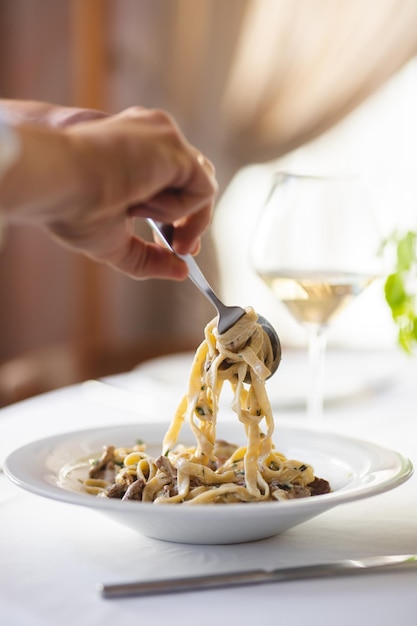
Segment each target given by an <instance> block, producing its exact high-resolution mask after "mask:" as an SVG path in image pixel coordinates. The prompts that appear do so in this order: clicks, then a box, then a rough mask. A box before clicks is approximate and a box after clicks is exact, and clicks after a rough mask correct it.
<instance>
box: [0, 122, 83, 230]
mask: <svg viewBox="0 0 417 626" xmlns="http://www.w3.org/2000/svg"><path fill="white" fill-rule="evenodd" d="M14 131H15V134H16V137H17V139H18V142H19V144H20V150H19V153H18V155H17V158H16V159H15V162H14V163H13V164H12V165H11V166H10V167H9V169H8V170H7V171H6V173H5V175H4V176H3V178H2V180H0V210H1V212H2V214H3V215H4V217H5V219H6V220H8V221H26V222H33V223H40V224H43V223H48V221H51V220H54V219H60V216H61V214H62V213H65V211H66V210H67V208H68V207H71V206H72V207H73V206H74V203H75V204H76V203H77V202H79V200H80V199H81V198H82V197H83V180H82V177H81V175H80V170H79V168H78V166H77V163H76V159H75V155H74V150H73V148H72V146H71V142H70V141H69V139H68V137H67V136H66V134H65V133H64V132H59V131H54V130H49V129H44V128H38V127H30V126H22V127H16V128H15V129H14Z"/></svg>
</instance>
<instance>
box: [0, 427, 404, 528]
mask: <svg viewBox="0 0 417 626" xmlns="http://www.w3.org/2000/svg"><path fill="white" fill-rule="evenodd" d="M219 426H220V425H219ZM223 426H225V427H227V428H232V429H233V427H235V426H236V427H237V426H238V424H234V423H233V422H227V423H225V424H223ZM167 427H168V423H164V422H150V421H147V422H145V421H144V422H137V423H132V422H131V423H124V424H114V425H106V426H96V427H91V428H83V429H77V430H69V431H65V432H62V433H58V434H55V435H50V436H48V437H43V438H40V439H36V440H34V441H32V442H29V443H26V444H25V445H23V446H20V447H18V448H16V449H15V450H14V451H13V452H11V453H10V454H9V455H8V456H7V458H6V459H5V462H4V465H3V471H4V473H5V475H6V476H7V477H8V478H9V480H11V481H12V482H13V483H14V484H15V485H17V486H18V487H20V488H22V489H24V490H25V491H28V492H30V493H33V494H36V495H39V496H42V497H45V498H49V499H52V500H58V501H63V502H66V503H69V504H73V505H78V506H84V507H87V508H91V509H97V510H101V511H112V512H116V511H118V512H120V510H121V509H120V502H119V500H113V499H104V498H94V497H92V496H91V495H89V494H84V493H81V492H80V493H78V492H75V491H71V490H67V489H65V488H64V487H61V486H59V485H57V484H53V482H48V481H47V480H46V477H45V476H44V477H43V480H40V479H38V478H36V477H35V478H34V479H32V481H31V480H30V477H29V479H28V478H27V473H26V472H25V473H24V474H23V475H22V473H19V468H18V470H17V471H16V469H15V465H16V462H17V461H18V460H19V458H21V456H22V455H24V456H26V455H28V454H30V455H32V456H33V455H35V456H37V457H39V454H40V453H41V450H42V448H45V449H46V448H47V447H49V454H50V453H51V452H52V449H53V446H54V445H57V444H59V443H63V442H65V441H66V440H68V439H70V438H71V439H74V440H75V439H77V438H81V437H88V436H89V437H90V438H91V437H92V436H94V435H96V436H99V435H100V434H101V433H103V436H104V432H105V431H110V432H111V431H113V432H114V431H116V430H127V431H134V430H136V431H137V430H138V429H140V428H151V429H154V430H156V429H158V431H161V432H165V430H166V428H167ZM280 431H281V432H283V431H284V432H285V433H286V434H287V436H288V435H290V436H291V435H295V434H296V433H300V432H301V433H303V436H307V435H308V434H313V435H314V436H316V437H317V436H324V437H327V438H333V439H335V440H337V441H339V442H345V443H349V444H350V445H351V446H359V447H361V448H363V447H365V448H370V449H372V450H373V451H374V452H378V453H379V454H384V455H386V456H389V457H390V458H391V459H395V460H396V465H395V468H386V470H388V469H391V472H390V474H389V475H388V476H387V477H385V478H382V479H381V480H380V481H379V482H377V483H371V484H370V485H361V486H357V487H353V488H347V489H346V490H343V489H340V490H337V491H334V492H331V493H329V494H322V495H320V496H314V497H312V498H300V499H295V500H289V501H284V502H262V509H261V510H262V511H265V512H267V511H269V510H275V509H276V507H277V506H279V507H280V508H282V507H285V509H286V510H287V511H288V509H289V508H291V510H294V511H298V510H302V509H304V508H305V509H311V508H313V509H316V508H318V509H320V510H322V511H323V512H324V511H326V510H328V509H330V508H333V507H335V506H338V505H340V504H345V503H348V502H356V501H358V500H362V499H365V498H369V497H372V496H375V495H379V494H381V493H385V492H388V491H390V490H392V489H394V488H396V487H398V486H399V485H401V484H402V483H404V482H406V481H407V480H408V479H409V478H410V477H411V476H412V475H413V471H414V468H413V464H412V461H411V460H410V459H409V458H408V457H406V456H404V455H403V454H401V453H400V452H398V451H397V450H393V449H391V448H387V447H385V446H382V445H379V444H377V443H374V442H372V441H367V440H365V439H360V438H357V437H352V436H349V435H344V434H340V433H337V432H332V431H328V430H323V431H321V430H316V429H310V428H304V427H300V426H289V425H284V424H281V425H280V426H279V427H278V428H277V429H276V433H277V434H279V432H280ZM149 443H150V445H152V443H153V442H149ZM317 451H318V449H317ZM40 459H42V462H43V464H42V463H41V460H40ZM40 459H39V460H38V465H37V466H36V467H38V469H39V471H41V470H43V471H44V473H45V474H47V473H48V474H51V472H50V470H48V468H47V467H46V459H47V453H46V452H45V450H44V452H43V454H41V457H40ZM324 478H326V477H324ZM38 483H39V484H38ZM259 504H260V503H258V502H253V503H234V505H233V507H231V506H226V507H225V506H224V505H217V506H216V507H208V506H207V505H206V504H200V505H193V506H190V507H182V506H166V507H164V506H161V507H158V512H159V513H158V514H160V515H166V514H167V513H166V512H167V511H169V515H170V516H172V515H174V516H175V515H178V514H181V515H182V514H183V511H184V510H185V508H186V510H187V515H191V516H195V515H197V516H198V515H200V514H201V512H202V511H204V513H205V514H207V513H208V514H209V515H210V511H216V513H215V515H218V513H217V511H219V509H220V510H224V509H226V510H227V511H228V515H236V514H237V515H240V514H241V512H242V509H243V510H244V511H246V512H248V507H250V509H253V507H254V506H255V507H256V510H258V508H259ZM126 505H127V506H128V507H129V506H130V505H134V506H135V507H137V506H138V505H140V510H141V512H145V511H148V510H149V509H150V508H151V509H152V510H154V506H153V503H152V502H149V503H148V502H124V503H123V510H126V512H127V511H128V510H129V509H125V507H126ZM135 510H139V509H135Z"/></svg>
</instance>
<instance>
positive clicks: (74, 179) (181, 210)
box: [2, 108, 217, 279]
mask: <svg viewBox="0 0 417 626" xmlns="http://www.w3.org/2000/svg"><path fill="white" fill-rule="evenodd" d="M20 131H21V133H20V134H21V139H22V141H23V147H24V148H25V146H26V147H27V150H23V152H24V154H23V159H21V160H23V161H24V162H25V163H26V170H27V169H28V168H29V169H30V167H31V165H33V163H34V159H36V168H35V170H36V177H33V178H34V182H32V191H31V190H30V187H31V185H30V184H29V185H26V186H25V187H22V184H21V181H22V180H25V177H24V176H22V171H21V169H20V175H19V168H18V167H17V169H16V168H15V172H14V179H15V180H14V182H15V186H14V191H15V193H14V194H13V193H11V191H12V192H13V172H12V173H11V174H10V175H9V176H8V177H6V183H7V182H8V184H9V188H8V189H7V186H6V193H5V194H3V197H4V196H6V198H7V197H8V202H9V205H10V204H11V205H12V208H14V213H15V217H16V219H20V221H22V220H23V221H30V222H34V223H37V224H41V225H43V226H44V227H45V228H46V229H47V230H48V231H49V232H51V233H52V234H53V235H54V236H55V237H57V238H58V239H59V240H60V241H61V242H63V243H64V244H65V245H66V246H69V247H71V248H73V249H75V250H77V251H79V252H83V253H84V254H86V255H87V256H90V257H92V258H94V259H96V260H98V261H101V262H105V263H108V264H110V265H111V266H113V267H115V268H116V269H119V270H121V271H122V272H124V273H126V274H128V275H130V276H132V277H135V278H149V277H161V278H162V277H164V278H173V279H183V278H185V277H186V276H187V273H188V271H187V267H186V265H185V263H184V262H183V261H182V260H180V259H179V258H177V257H176V256H175V255H173V254H172V253H170V252H169V251H168V250H166V249H165V248H163V247H161V246H160V245H158V244H155V243H149V242H145V241H143V240H142V239H140V238H139V237H137V236H136V235H135V234H134V231H133V223H134V217H153V218H154V219H156V220H160V221H163V222H169V223H172V224H173V225H174V238H173V245H174V248H175V250H176V251H177V252H178V253H179V254H186V253H188V252H191V253H196V252H197V251H198V248H199V242H200V236H201V235H202V233H203V232H204V230H205V229H206V228H207V226H208V224H209V222H210V219H211V211H212V203H213V199H214V195H215V192H216V190H217V186H216V182H215V178H214V169H213V166H212V165H211V163H210V162H209V161H208V160H207V159H205V158H204V157H203V156H202V155H201V154H200V153H198V151H197V150H196V149H195V148H194V147H193V146H191V145H190V144H189V143H188V142H187V140H186V139H185V137H184V136H183V135H182V133H181V131H180V130H179V128H178V127H177V126H176V124H175V122H174V121H173V120H172V119H171V118H170V117H169V116H168V115H167V114H166V113H163V112H161V111H152V110H146V109H142V108H132V109H128V110H126V111H124V112H122V113H121V114H118V115H114V116H110V117H107V118H105V119H99V120H96V121H90V122H86V123H79V124H78V123H77V124H75V125H72V126H68V127H67V128H65V129H64V130H60V131H59V132H57V131H48V132H46V131H43V133H42V134H41V137H40V140H39V137H36V136H35V137H34V136H33V135H34V132H33V129H32V128H31V129H30V130H28V129H26V131H25V129H24V128H23V127H22V128H21V129H20ZM28 135H29V137H28ZM35 135H36V133H35ZM51 145H52V149H51ZM48 148H49V152H48ZM7 179H8V181H7ZM29 179H30V176H29ZM19 184H20V188H19V190H18V192H16V185H19ZM10 185H11V186H12V190H10ZM7 191H8V192H9V193H8V194H7ZM30 194H31V195H30ZM16 195H17V196H18V200H17V201H16ZM22 196H23V197H22ZM2 199H3V198H2ZM9 214H10V212H9Z"/></svg>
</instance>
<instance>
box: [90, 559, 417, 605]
mask: <svg viewBox="0 0 417 626" xmlns="http://www.w3.org/2000/svg"><path fill="white" fill-rule="evenodd" d="M394 570H402V571H405V570H415V571H417V555H415V554H397V555H391V556H371V557H366V558H363V559H345V560H342V561H335V562H333V563H319V564H317V565H301V566H299V567H286V568H280V569H274V570H270V571H269V570H262V569H258V570H252V571H246V572H230V573H225V574H208V575H206V576H192V577H187V578H168V579H162V580H150V581H146V582H130V583H118V584H106V583H100V584H98V585H97V589H98V591H99V592H100V594H101V596H102V597H103V598H123V597H128V596H150V595H158V594H166V593H182V592H185V591H204V590H208V589H224V588H227V587H239V586H243V585H260V584H265V583H279V582H286V581H292V580H307V579H309V578H329V577H332V576H351V575H353V574H365V573H376V572H389V571H394Z"/></svg>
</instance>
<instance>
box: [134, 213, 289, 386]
mask: <svg viewBox="0 0 417 626" xmlns="http://www.w3.org/2000/svg"><path fill="white" fill-rule="evenodd" d="M146 221H147V222H148V224H149V226H150V227H151V229H152V231H153V232H154V233H156V235H157V237H158V238H159V239H160V240H161V241H162V243H163V244H164V245H165V246H166V247H167V248H168V249H169V250H171V252H173V253H174V254H177V253H176V252H175V250H174V249H173V247H172V245H171V242H172V232H173V227H172V225H171V224H163V223H162V222H156V221H155V220H152V219H150V218H149V219H147V220H146ZM177 256H179V257H180V258H181V259H183V260H184V261H185V262H186V264H187V266H188V271H189V278H190V280H191V281H192V282H193V283H194V284H195V285H196V287H198V289H199V290H200V291H201V293H202V294H203V295H205V296H206V298H207V299H208V300H209V301H210V302H211V304H212V305H213V306H214V308H215V309H216V311H217V313H218V315H219V321H218V325H217V327H218V329H219V333H220V334H223V333H225V332H226V331H227V330H229V328H231V327H232V326H233V325H234V324H235V323H236V322H237V321H238V320H239V319H240V318H241V317H242V316H243V315H244V314H245V310H244V309H242V308H241V307H239V306H226V305H225V304H224V303H223V302H222V301H221V300H220V299H219V298H218V296H217V295H216V294H215V292H214V291H213V289H212V288H211V286H210V285H209V283H208V281H207V279H206V277H205V276H204V274H203V273H202V271H201V270H200V268H199V267H198V265H197V263H196V261H195V260H194V258H193V257H192V256H191V254H185V255H177ZM258 322H259V323H260V324H261V326H262V328H263V330H264V331H265V332H266V334H267V335H268V337H269V339H270V340H271V345H272V351H273V355H274V361H273V364H272V366H271V367H270V371H271V376H272V374H274V373H275V372H276V370H277V369H278V365H279V363H280V361H281V344H280V341H279V337H278V335H277V333H276V331H275V329H274V328H273V326H272V325H271V324H270V322H268V320H266V319H265V318H264V317H262V316H258Z"/></svg>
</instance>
